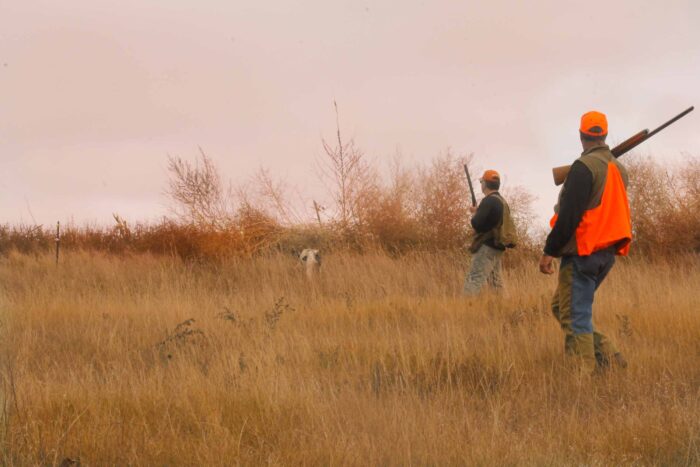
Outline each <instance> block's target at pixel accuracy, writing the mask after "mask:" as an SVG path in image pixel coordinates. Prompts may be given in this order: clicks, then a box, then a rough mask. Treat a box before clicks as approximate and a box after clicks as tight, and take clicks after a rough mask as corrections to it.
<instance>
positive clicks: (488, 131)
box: [0, 0, 700, 224]
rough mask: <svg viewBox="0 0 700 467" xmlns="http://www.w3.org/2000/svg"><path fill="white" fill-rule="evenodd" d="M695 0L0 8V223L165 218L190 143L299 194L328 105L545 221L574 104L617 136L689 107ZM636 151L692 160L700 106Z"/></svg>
mask: <svg viewBox="0 0 700 467" xmlns="http://www.w3.org/2000/svg"><path fill="white" fill-rule="evenodd" d="M699 5H700V2H698V1H697V0H667V1H665V2H641V1H639V0H635V1H614V2H613V1H595V0H593V1H588V2H567V1H562V0H557V1H554V0H552V1H549V0H542V1H528V2H523V1H499V0H495V1H494V0H491V1H488V2H487V1H478V2H477V1H464V0H462V1H410V0H403V1H401V2H398V1H358V0H354V1H332V0H331V1H329V0H318V1H316V0H314V1H295V2H292V1H289V2H281V1H277V2H275V1H270V2H261V1H259V0H256V1H230V0H229V1H223V0H217V1H213V0H209V1H207V0H198V1H195V0H158V1H156V0H150V1H147V0H138V1H136V0H119V1H100V0H71V1H68V2H56V1H34V0H22V1H19V0H0V223H17V222H21V221H23V222H33V219H34V220H36V222H38V223H44V224H51V223H54V222H55V221H57V220H61V221H67V220H71V219H72V220H73V221H74V222H76V223H79V224H82V223H85V222H93V223H94V222H96V223H108V222H111V215H112V213H113V212H116V213H119V214H120V215H122V216H123V217H126V218H127V219H130V220H154V219H157V218H158V217H159V216H162V215H163V214H165V213H166V212H167V210H166V208H165V205H166V199H165V197H164V195H163V189H164V187H165V180H166V172H165V166H166V158H167V155H168V154H170V155H176V156H181V157H184V158H190V159H194V158H195V157H196V155H197V153H198V150H197V147H198V146H201V147H202V148H203V149H204V150H205V151H206V152H207V153H208V154H209V155H210V156H211V157H212V159H213V160H214V161H215V163H216V164H217V165H218V167H219V168H220V169H221V172H222V173H223V174H224V175H225V176H226V177H227V178H229V179H231V180H232V181H233V182H234V183H239V182H243V181H245V180H246V179H248V178H249V177H250V176H251V175H252V174H253V173H254V172H255V171H256V170H257V169H258V168H259V167H261V166H263V167H267V168H269V169H270V171H271V173H272V175H273V176H275V177H279V178H282V179H284V180H286V181H287V183H289V184H291V185H301V184H302V183H304V181H305V180H307V179H308V178H309V175H308V173H315V172H314V166H315V162H314V161H315V159H316V158H317V157H318V156H319V155H320V154H321V151H322V149H321V144H320V137H321V136H322V135H323V136H326V137H332V136H333V131H334V125H335V116H334V113H333V100H334V99H335V100H336V101H337V102H338V105H339V107H340V117H341V126H342V127H343V129H344V130H345V133H347V134H348V135H352V136H354V138H355V140H356V143H357V145H358V146H359V147H361V148H362V149H363V151H364V152H365V154H366V155H367V156H368V157H369V158H371V159H373V160H376V161H378V162H379V163H380V164H381V163H382V161H384V160H388V159H389V158H391V156H392V155H393V154H395V153H396V151H397V148H400V150H401V152H402V153H403V155H404V156H405V157H406V160H407V162H409V163H427V161H429V160H430V159H432V158H433V157H434V156H435V155H436V154H438V153H439V152H440V151H442V150H444V149H445V148H447V147H451V148H452V149H453V150H454V151H455V152H456V153H458V154H463V153H470V152H473V153H475V156H476V159H477V163H478V165H479V166H480V167H482V168H487V167H488V168H494V169H496V170H499V171H500V172H501V173H502V174H503V176H504V179H505V183H506V184H513V185H515V184H517V185H524V186H526V187H527V188H528V189H530V190H531V191H532V192H533V193H535V194H536V195H537V196H538V197H539V200H538V202H537V204H536V207H537V209H538V213H539V214H540V215H541V216H542V217H543V218H544V217H545V216H548V215H549V211H550V210H551V205H552V204H553V201H554V197H555V196H556V190H555V188H554V187H553V185H552V182H551V173H550V168H551V167H552V166H555V165H561V164H563V163H568V162H570V161H572V160H573V159H574V158H575V157H576V156H577V154H578V153H579V152H580V143H579V142H578V133H577V131H578V121H579V117H580V115H581V114H582V113H584V112H585V111H588V110H590V109H597V110H600V111H602V112H605V113H606V114H607V115H608V120H609V124H610V139H611V140H612V142H620V141H622V140H623V139H625V138H626V137H628V136H631V135H632V134H633V133H636V132H637V131H639V130H641V129H642V128H645V127H649V128H651V127H654V126H656V125H658V124H660V123H662V122H663V121H664V120H666V119H668V118H670V117H672V116H673V115H675V114H676V113H678V112H680V111H682V110H684V109H685V108H687V107H689V106H690V105H696V104H700V27H698V26H700V6H699ZM643 152H644V153H649V154H653V155H654V157H656V158H658V159H659V160H662V161H673V160H677V159H678V158H679V156H680V154H681V153H682V152H688V153H691V154H695V155H700V110H696V112H694V113H692V114H690V115H689V116H688V117H686V118H685V119H683V120H681V121H680V122H678V123H677V124H676V125H674V126H673V127H671V128H669V129H667V130H665V131H664V132H662V133H660V134H659V135H658V136H657V137H655V138H654V139H652V140H650V141H648V142H647V143H645V144H644V146H643ZM302 190H303V191H306V192H307V194H308V195H309V196H314V197H320V193H321V190H322V188H321V186H320V184H318V183H314V184H312V186H309V187H308V188H303V189H302Z"/></svg>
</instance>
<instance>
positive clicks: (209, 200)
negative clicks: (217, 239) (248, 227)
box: [165, 148, 232, 228]
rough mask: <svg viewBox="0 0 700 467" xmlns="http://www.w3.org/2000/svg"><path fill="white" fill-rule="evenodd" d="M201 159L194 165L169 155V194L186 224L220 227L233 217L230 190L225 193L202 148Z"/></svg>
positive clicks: (180, 217)
mask: <svg viewBox="0 0 700 467" xmlns="http://www.w3.org/2000/svg"><path fill="white" fill-rule="evenodd" d="M199 154H200V157H199V159H198V160H197V161H196V162H195V163H194V164H191V163H190V162H188V161H186V160H183V159H181V158H179V157H171V156H168V173H169V175H170V177H169V179H168V186H167V188H166V191H165V192H166V194H167V195H168V196H169V197H170V198H171V199H172V200H173V201H174V202H175V204H174V206H173V207H172V210H173V212H174V213H175V215H176V216H177V217H178V218H179V219H180V220H181V221H183V222H185V223H187V224H194V225H196V226H198V227H211V228H221V227H224V226H226V225H227V224H228V223H229V222H230V219H231V217H232V215H231V213H232V210H231V208H230V190H225V189H224V187H223V185H222V182H221V177H220V175H219V172H218V170H217V169H216V167H215V166H214V163H213V162H212V160H211V159H210V158H209V157H208V156H207V155H206V154H205V153H204V151H202V149H201V148H199Z"/></svg>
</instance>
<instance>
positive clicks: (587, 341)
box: [572, 333, 597, 374]
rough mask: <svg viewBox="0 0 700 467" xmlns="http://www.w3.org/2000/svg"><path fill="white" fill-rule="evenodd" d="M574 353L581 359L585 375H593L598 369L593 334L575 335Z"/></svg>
mask: <svg viewBox="0 0 700 467" xmlns="http://www.w3.org/2000/svg"><path fill="white" fill-rule="evenodd" d="M573 337H574V339H573V346H572V347H573V349H572V350H573V353H574V354H575V355H576V356H578V357H579V358H580V359H581V364H582V367H581V369H582V370H583V372H584V373H588V374H592V373H593V372H594V371H595V369H596V365H597V362H596V355H595V346H594V345H593V334H592V333H587V334H574V336H573Z"/></svg>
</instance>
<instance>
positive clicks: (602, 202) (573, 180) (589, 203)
mask: <svg viewBox="0 0 700 467" xmlns="http://www.w3.org/2000/svg"><path fill="white" fill-rule="evenodd" d="M579 132H580V139H581V144H582V146H583V153H582V154H581V157H580V158H579V159H577V160H576V162H574V164H573V165H572V166H571V171H570V172H569V175H568V176H567V178H566V181H565V182H564V187H563V188H562V191H561V193H560V194H559V202H558V203H557V206H556V207H555V215H554V217H553V218H552V220H551V222H550V225H551V227H552V230H551V232H550V233H549V235H548V236H547V241H546V243H545V247H544V253H543V255H542V259H541V260H540V271H541V272H543V273H544V274H552V273H553V272H554V268H553V260H554V258H555V257H556V258H561V264H560V268H559V281H558V284H557V290H556V291H555V293H554V298H553V300H552V312H553V314H554V317H555V318H556V319H557V321H559V324H560V326H561V328H562V330H563V331H564V336H565V340H564V349H565V352H566V353H567V354H570V355H577V356H579V357H580V358H581V361H582V363H583V365H584V369H585V370H586V371H591V372H593V371H595V370H596V369H597V370H602V369H605V368H607V367H609V366H610V364H611V363H615V364H617V365H619V366H621V367H625V366H626V365H627V362H626V361H625V359H624V358H623V357H622V354H620V352H619V351H618V350H617V349H616V348H615V346H614V344H613V343H612V342H611V341H610V339H608V338H607V337H606V336H605V335H603V334H602V333H600V332H599V331H597V330H596V329H595V328H594V326H593V298H594V295H595V291H596V290H597V289H598V287H599V286H600V284H601V283H602V282H603V280H604V279H605V277H606V276H607V274H608V273H609V272H610V270H611V269H612V267H613V264H614V263H615V256H617V255H623V256H624V255H627V253H628V252H629V245H630V241H631V240H632V223H631V219H630V208H629V202H628V200H627V183H628V179H627V171H626V170H625V168H624V167H623V166H622V164H620V163H619V162H618V160H617V159H616V158H615V157H614V156H613V155H612V153H611V152H610V149H609V148H608V146H607V145H606V144H605V138H606V136H607V134H608V122H607V118H606V117H605V115H604V114H602V113H600V112H596V111H592V112H588V113H586V114H584V115H583V116H582V117H581V125H580V127H579Z"/></svg>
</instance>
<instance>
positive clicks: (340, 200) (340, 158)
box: [319, 101, 371, 229]
mask: <svg viewBox="0 0 700 467" xmlns="http://www.w3.org/2000/svg"><path fill="white" fill-rule="evenodd" d="M333 106H334V108H335V123H336V140H337V142H335V143H333V144H331V143H329V142H328V141H326V140H325V139H323V138H321V143H322V144H323V151H324V152H325V154H326V157H325V158H324V159H323V160H321V161H320V162H319V166H320V169H321V174H322V178H324V179H325V180H326V181H327V182H329V184H330V185H331V189H330V191H331V196H332V198H333V201H334V202H335V205H336V208H337V215H338V221H339V223H340V226H341V228H343V229H347V228H348V227H351V226H352V225H353V224H356V223H357V220H358V214H359V213H358V212H357V202H358V199H359V198H360V197H361V196H362V194H363V193H364V192H365V191H367V188H369V186H370V185H371V183H370V179H371V176H370V174H371V171H370V169H369V167H368V166H367V164H365V161H364V159H363V154H362V152H361V151H360V150H359V149H358V148H357V147H356V146H355V141H354V140H353V139H352V138H350V139H349V140H348V141H343V138H342V136H341V133H340V118H339V116H338V104H337V103H336V102H335V101H333Z"/></svg>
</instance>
